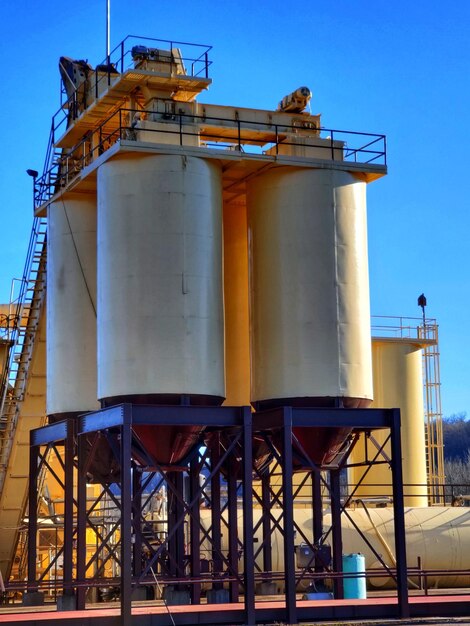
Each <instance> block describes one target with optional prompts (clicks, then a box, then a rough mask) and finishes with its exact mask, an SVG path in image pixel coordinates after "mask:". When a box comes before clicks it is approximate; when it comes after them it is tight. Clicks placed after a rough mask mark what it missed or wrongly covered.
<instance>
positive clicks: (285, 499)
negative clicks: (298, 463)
mask: <svg viewBox="0 0 470 626" xmlns="http://www.w3.org/2000/svg"><path fill="white" fill-rule="evenodd" d="M283 418H284V419H283V427H282V452H283V454H282V457H283V458H282V506H283V520H284V523H283V534H284V576H285V579H284V580H285V594H286V621H287V624H296V623H297V607H296V596H295V546H294V497H293V491H292V480H293V467H292V408H291V407H284V409H283Z"/></svg>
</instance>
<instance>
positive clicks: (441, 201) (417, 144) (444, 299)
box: [0, 0, 470, 415]
mask: <svg viewBox="0 0 470 626" xmlns="http://www.w3.org/2000/svg"><path fill="white" fill-rule="evenodd" d="M105 7H106V1H105V0H99V1H98V0H88V1H86V2H82V3H74V4H70V3H64V2H58V1H57V0H48V2H37V1H33V0H23V1H22V2H21V3H19V2H10V1H9V0H4V1H3V3H2V7H1V9H0V16H1V25H0V52H1V59H2V64H3V68H4V69H3V72H2V77H1V83H0V85H1V86H0V89H1V98H0V114H1V119H2V120H3V124H2V139H3V150H2V151H1V153H0V165H1V167H0V177H1V178H0V179H1V183H2V203H1V215H2V222H1V223H2V229H3V240H2V245H1V246H0V300H1V301H3V302H5V301H7V300H8V298H9V293H10V285H11V279H12V278H13V277H19V276H21V273H22V268H23V264H24V258H25V253H26V247H27V242H28V239H29V232H30V228H31V220H32V211H31V204H32V200H31V179H29V178H28V177H27V176H26V174H25V170H26V169H27V168H33V169H37V170H40V171H41V170H42V165H43V161H44V154H45V149H46V145H47V140H48V136H49V129H50V121H51V117H52V114H53V113H54V112H55V111H56V110H57V109H58V107H59V84H60V83H59V73H58V69H57V63H58V59H59V56H61V55H66V56H71V57H74V58H87V59H88V60H89V62H90V63H91V64H92V65H95V64H96V63H98V62H100V61H101V60H102V59H103V58H104V56H105V52H106V50H105ZM469 23H470V2H468V1H467V0H454V1H451V2H443V1H434V2H433V1H431V0H413V1H411V2H410V1H409V0H408V1H407V2H405V1H404V0H393V1H392V2H390V1H386V0H375V1H372V0H357V1H354V0H329V1H326V0H325V1H322V2H319V1H315V0H312V1H311V2H303V3H294V2H289V1H287V0H285V1H284V2H280V1H278V0H272V1H268V0H258V2H249V1H247V0H239V1H238V2H231V1H226V2H216V1H213V0H205V2H189V1H188V0H179V1H178V2H174V3H171V2H165V3H159V2H155V0H140V1H139V2H132V3H130V2H124V1H123V0H111V43H112V46H113V47H114V46H115V45H116V44H117V43H119V41H121V40H122V39H123V38H124V37H125V36H126V35H128V34H133V35H142V36H147V37H157V38H162V39H173V40H180V41H192V42H196V43H204V44H209V45H212V46H214V49H213V51H212V53H211V58H212V61H213V65H212V67H211V70H212V71H211V77H212V78H213V81H214V82H213V85H212V86H211V88H210V90H209V91H208V92H207V93H205V94H203V96H202V98H200V100H202V101H205V102H214V103H219V104H228V105H239V106H251V107H259V108H275V107H276V105H277V103H278V101H279V100H280V98H281V97H282V96H284V95H286V94H287V93H289V92H291V91H292V90H294V89H295V88H297V87H299V86H300V85H304V84H305V85H308V86H309V87H310V88H311V90H312V91H313V99H312V105H311V108H312V112H313V113H322V122H323V125H324V126H327V127H329V128H336V129H345V130H357V131H365V132H377V133H384V134H386V135H387V146H388V165H389V175H388V176H387V177H386V178H384V179H381V180H379V181H377V182H375V183H372V184H371V185H370V186H369V189H368V206H369V258H370V277H371V310H372V313H373V314H376V315H404V316H419V315H420V310H419V309H418V308H417V306H416V299H417V296H418V295H419V294H420V293H421V292H423V291H424V293H425V294H426V296H427V299H428V309H427V313H428V315H429V316H430V317H436V318H437V320H438V322H439V324H440V349H441V377H442V383H443V387H442V397H443V410H444V414H445V415H450V414H452V413H458V412H462V411H467V412H468V413H469V414H470V365H469V358H468V354H467V353H468V351H469V347H470V346H469V342H470V322H469V312H470V280H469V269H470V262H469V259H470V252H469V244H468V238H469V232H470V201H469V195H468V191H467V192H466V191H465V189H466V186H467V183H466V182H465V181H468V178H469V174H468V166H467V163H466V161H467V159H468V158H469V157H468V155H469V150H470V141H469V140H470V130H469V126H468V115H469V113H468V112H469V109H470V72H469V66H470V38H469V35H468V24H469Z"/></svg>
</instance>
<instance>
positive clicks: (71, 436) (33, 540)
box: [27, 418, 77, 608]
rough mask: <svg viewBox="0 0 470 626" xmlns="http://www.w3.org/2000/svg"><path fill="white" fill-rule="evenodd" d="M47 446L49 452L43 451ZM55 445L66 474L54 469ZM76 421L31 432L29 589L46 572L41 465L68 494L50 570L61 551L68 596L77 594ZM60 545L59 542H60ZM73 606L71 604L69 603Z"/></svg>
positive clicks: (64, 583) (63, 584)
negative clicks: (40, 559)
mask: <svg viewBox="0 0 470 626" xmlns="http://www.w3.org/2000/svg"><path fill="white" fill-rule="evenodd" d="M58 445H59V446H63V448H64V453H63V458H62V457H61V455H60V453H59V451H58V449H57V446H58ZM41 448H45V450H46V451H45V452H41ZM50 449H53V450H54V452H55V454H56V456H57V458H58V459H59V460H60V462H61V464H62V467H63V473H64V476H63V478H60V477H59V476H57V475H56V474H55V472H53V471H52V470H51V468H50V466H49V463H48V461H47V458H46V457H47V452H48V451H49V450H50ZM75 454H76V449H75V421H74V419H73V418H69V419H67V420H64V421H62V422H58V423H55V424H50V425H48V426H44V427H42V428H37V429H33V430H32V431H31V433H30V452H29V467H30V480H29V487H28V508H29V513H28V515H29V522H28V584H27V590H28V592H37V591H38V590H39V583H40V582H41V581H42V578H43V577H44V574H43V576H42V577H41V578H39V579H38V576H37V570H36V562H37V549H38V545H37V538H38V537H37V535H38V528H39V524H38V504H39V496H40V485H39V480H40V475H41V469H43V468H45V471H48V470H49V471H50V472H52V474H53V476H54V478H55V480H56V482H57V483H58V485H59V486H60V487H61V489H62V491H63V496H64V522H63V545H62V547H61V548H57V551H56V555H55V556H54V557H53V558H52V559H51V561H50V563H49V567H48V570H50V569H51V568H52V566H53V565H54V563H55V561H57V559H58V557H59V556H60V554H62V556H63V579H62V589H63V593H64V595H66V596H74V593H75V588H74V585H73V569H74V550H73V543H74V538H75V533H76V526H75V522H74V510H75V507H76V504H77V503H76V500H75V494H74V462H75ZM56 547H57V546H56ZM69 608H70V607H69Z"/></svg>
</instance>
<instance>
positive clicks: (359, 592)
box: [343, 553, 367, 600]
mask: <svg viewBox="0 0 470 626" xmlns="http://www.w3.org/2000/svg"><path fill="white" fill-rule="evenodd" d="M365 571H366V560H365V558H364V555H363V554H360V553H354V554H343V574H346V576H345V577H344V582H343V584H344V599H345V600H347V599H358V600H365V599H366V598H367V591H366V577H365ZM353 574H354V575H353Z"/></svg>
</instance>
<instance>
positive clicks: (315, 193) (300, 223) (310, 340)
mask: <svg viewBox="0 0 470 626" xmlns="http://www.w3.org/2000/svg"><path fill="white" fill-rule="evenodd" d="M247 205H248V224H249V240H250V294H251V332H252V338H251V345H252V386H251V399H252V402H253V403H254V404H255V406H257V407H261V408H263V407H269V406H273V405H281V404H297V405H298V404H303V405H306V406H335V405H338V403H340V404H343V406H345V407H364V406H368V405H369V404H370V401H371V400H372V364H371V347H370V310H369V277H368V262H367V218H366V183H365V182H363V181H362V180H360V179H359V178H356V177H355V176H353V175H352V174H350V173H348V172H343V171H337V170H313V169H297V170H296V169H294V168H291V167H285V168H284V167H283V168H276V169H272V170H270V171H268V172H266V173H264V174H260V175H259V176H257V177H256V178H253V179H251V180H250V181H248V182H247ZM344 434H345V433H343V434H342V435H341V437H343V436H344ZM325 439H326V440H325V441H324V442H323V443H322V444H321V445H322V446H327V447H328V446H329V443H328V441H327V440H328V439H329V437H326V438H325ZM337 443H338V441H336V442H335V444H334V445H337ZM317 456H318V455H317Z"/></svg>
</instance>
